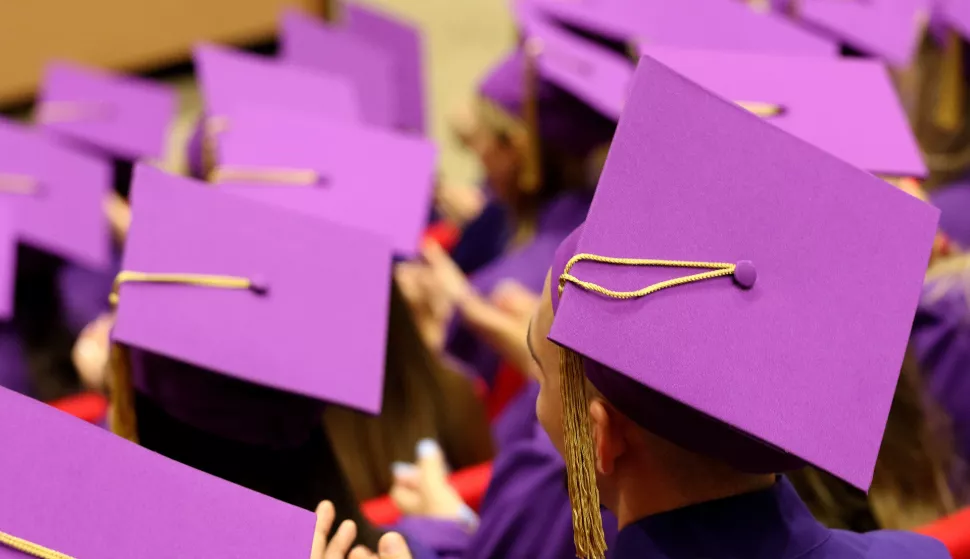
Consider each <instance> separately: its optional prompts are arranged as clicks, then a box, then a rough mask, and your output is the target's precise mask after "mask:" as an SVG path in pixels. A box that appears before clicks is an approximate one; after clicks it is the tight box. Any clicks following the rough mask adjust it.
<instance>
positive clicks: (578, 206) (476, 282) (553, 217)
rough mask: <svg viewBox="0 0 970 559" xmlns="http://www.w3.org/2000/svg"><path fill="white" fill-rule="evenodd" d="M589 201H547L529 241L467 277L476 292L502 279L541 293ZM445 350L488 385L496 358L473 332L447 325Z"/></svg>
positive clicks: (570, 197)
mask: <svg viewBox="0 0 970 559" xmlns="http://www.w3.org/2000/svg"><path fill="white" fill-rule="evenodd" d="M591 201H592V194H590V193H585V192H583V193H570V194H563V195H561V196H559V197H558V198H555V199H554V200H552V201H550V202H549V203H548V204H547V205H546V207H545V208H544V209H543V211H542V212H541V214H540V216H539V221H538V224H537V227H536V235H535V237H534V238H533V239H532V241H531V242H529V243H528V244H527V245H525V246H523V247H520V248H518V249H515V250H513V251H511V252H508V253H507V254H505V255H503V256H500V257H499V258H497V259H495V261H493V262H492V263H491V264H489V265H488V266H485V267H484V268H481V269H480V270H479V271H478V272H477V273H475V274H473V275H472V276H471V277H470V278H469V279H470V281H471V284H472V286H473V287H474V288H475V290H477V291H478V292H479V293H481V294H483V295H488V294H490V293H491V292H492V291H493V290H494V289H495V288H496V287H497V286H498V285H499V283H501V282H502V281H503V280H515V281H518V282H519V283H521V284H522V285H523V286H525V287H526V288H528V289H531V290H533V291H535V292H536V293H541V292H542V287H543V282H544V281H545V279H546V273H547V272H548V271H549V266H550V265H551V264H552V257H553V255H554V254H555V253H556V248H558V247H559V244H560V243H561V242H562V241H563V239H565V238H566V237H567V236H568V235H569V234H570V233H571V232H572V231H573V229H575V228H576V227H578V226H579V225H580V224H581V223H582V222H583V220H585V219H586V212H587V211H588V210H589V204H590V202H591ZM446 350H447V352H448V353H449V354H450V355H451V356H452V357H454V358H456V359H458V360H459V361H461V362H463V363H465V364H466V365H467V366H468V368H469V370H471V371H472V372H473V373H474V374H477V375H479V376H480V377H481V378H483V379H484V380H485V381H486V382H487V383H488V384H489V385H491V383H492V381H493V380H494V378H495V374H496V372H497V370H498V366H499V357H498V355H497V354H496V353H495V352H494V351H493V350H492V349H491V347H489V346H488V345H487V344H485V343H484V342H482V341H481V340H480V339H479V338H478V337H477V336H476V335H475V334H474V332H472V331H470V330H468V329H466V328H464V327H463V325H462V324H461V323H460V322H458V321H456V322H455V323H454V324H452V325H451V330H450V332H449V336H448V343H447V346H446Z"/></svg>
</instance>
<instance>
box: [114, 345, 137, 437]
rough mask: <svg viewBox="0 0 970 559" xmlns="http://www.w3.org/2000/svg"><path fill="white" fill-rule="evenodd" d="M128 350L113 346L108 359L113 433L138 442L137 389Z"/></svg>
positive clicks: (122, 346) (120, 346)
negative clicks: (133, 380) (132, 376)
mask: <svg viewBox="0 0 970 559" xmlns="http://www.w3.org/2000/svg"><path fill="white" fill-rule="evenodd" d="M130 359H131V358H130V352H129V351H128V348H127V347H125V346H124V345H123V344H120V343H117V342H115V343H112V344H111V353H110V355H109V359H108V367H110V371H109V373H110V379H111V386H110V389H111V415H110V425H111V432H112V433H114V434H116V435H118V436H119V437H122V438H124V439H128V440H129V441H131V442H133V443H137V442H138V421H137V418H136V417H135V387H134V384H133V383H132V379H131V360H130Z"/></svg>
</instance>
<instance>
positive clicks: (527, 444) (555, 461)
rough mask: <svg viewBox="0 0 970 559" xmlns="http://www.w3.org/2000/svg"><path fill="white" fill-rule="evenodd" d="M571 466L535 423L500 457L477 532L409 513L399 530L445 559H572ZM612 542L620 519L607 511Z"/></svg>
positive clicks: (483, 505) (605, 516) (607, 529)
mask: <svg viewBox="0 0 970 559" xmlns="http://www.w3.org/2000/svg"><path fill="white" fill-rule="evenodd" d="M565 476H566V467H565V464H564V463H563V460H562V458H561V457H560V456H559V453H558V452H557V451H556V449H555V447H553V445H552V442H551V441H549V438H548V437H547V436H546V434H545V432H543V431H542V428H541V426H539V425H538V424H536V426H535V431H534V433H533V436H532V437H530V438H528V439H520V440H517V441H516V442H515V443H514V444H511V445H509V446H508V447H507V448H506V449H504V450H503V451H502V452H501V453H500V455H499V456H498V457H497V458H496V460H495V463H494V468H493V474H492V480H491V482H490V483H489V486H488V491H487V492H486V494H485V499H484V500H483V502H482V509H481V517H480V524H479V527H478V529H477V530H476V531H475V532H474V533H471V532H468V531H465V530H464V529H463V528H462V526H461V525H460V524H458V523H443V522H442V521H440V520H434V519H426V518H415V517H412V518H408V519H405V520H404V521H402V523H401V524H400V525H399V527H400V529H402V530H404V531H406V532H407V533H408V534H411V535H412V536H413V537H415V538H417V539H419V540H421V543H422V544H424V545H426V546H428V547H431V548H434V550H435V552H436V553H438V556H439V557H441V558H445V557H448V558H451V557H461V558H462V559H506V558H511V557H522V558H525V557H528V558H530V559H573V558H574V557H575V556H576V550H575V547H574V544H573V529H572V508H571V507H570V504H569V494H568V493H567V490H566V480H565ZM603 524H604V528H605V529H606V533H607V542H608V543H612V541H613V540H614V538H615V536H616V520H615V519H614V518H613V516H612V515H611V514H610V513H608V512H604V517H603Z"/></svg>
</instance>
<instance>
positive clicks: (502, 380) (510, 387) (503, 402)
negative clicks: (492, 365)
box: [485, 363, 525, 421]
mask: <svg viewBox="0 0 970 559" xmlns="http://www.w3.org/2000/svg"><path fill="white" fill-rule="evenodd" d="M524 387H525V375H523V374H522V373H520V372H519V370H518V369H516V368H515V367H512V366H511V365H508V364H507V363H502V364H501V365H499V369H498V374H496V375H495V384H494V385H493V386H492V389H491V391H489V393H488V397H487V398H486V400H485V410H486V413H487V414H488V419H489V420H490V421H491V420H494V419H495V418H496V417H498V416H499V414H500V413H502V410H504V409H505V406H507V405H508V403H509V402H510V401H511V400H512V399H513V398H515V397H516V396H517V395H518V394H519V392H522V389H523V388H524Z"/></svg>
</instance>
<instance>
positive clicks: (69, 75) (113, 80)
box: [36, 62, 177, 160]
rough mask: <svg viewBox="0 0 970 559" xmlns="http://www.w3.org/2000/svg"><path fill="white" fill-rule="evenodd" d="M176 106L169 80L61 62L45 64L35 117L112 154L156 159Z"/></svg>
mask: <svg viewBox="0 0 970 559" xmlns="http://www.w3.org/2000/svg"><path fill="white" fill-rule="evenodd" d="M176 110H177V98H176V95H175V92H174V91H172V90H171V89H170V88H169V87H168V86H165V85H162V84H160V83H156V82H151V81H149V80H144V79H139V78H133V77H128V76H119V75H114V74H109V73H106V72H103V71H101V70H96V69H92V68H86V67H83V66H78V65H74V64H67V63H62V62H60V63H54V64H51V65H49V66H48V67H47V71H46V73H45V76H44V82H43V86H42V89H41V93H40V99H39V102H38V109H37V112H36V120H37V122H38V124H40V125H41V126H43V127H44V128H46V129H48V130H50V131H52V132H55V133H57V134H60V135H63V136H65V137H68V138H70V139H72V140H77V141H80V142H83V143H85V144H87V145H90V146H93V147H95V148H97V149H99V150H101V151H103V152H105V153H107V154H108V155H110V156H111V157H115V158H118V159H125V160H135V159H141V158H155V159H160V158H162V157H163V156H164V155H165V145H166V139H167V135H168V129H169V126H170V125H171V124H172V122H173V120H174V119H175V114H176Z"/></svg>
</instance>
